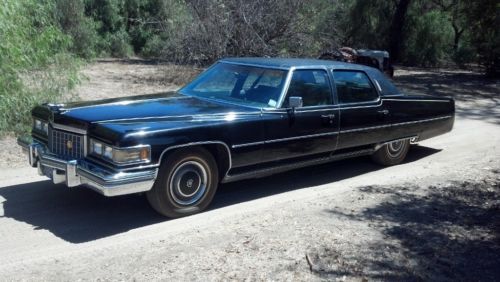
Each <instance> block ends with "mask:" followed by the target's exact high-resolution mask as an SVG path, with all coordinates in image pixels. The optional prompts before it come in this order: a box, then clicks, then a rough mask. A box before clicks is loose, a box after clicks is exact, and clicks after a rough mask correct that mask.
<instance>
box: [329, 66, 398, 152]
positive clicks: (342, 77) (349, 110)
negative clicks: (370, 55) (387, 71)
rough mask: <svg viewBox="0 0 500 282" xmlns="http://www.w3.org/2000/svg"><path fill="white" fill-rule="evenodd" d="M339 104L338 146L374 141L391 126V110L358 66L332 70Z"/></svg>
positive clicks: (355, 145) (340, 147) (381, 138)
mask: <svg viewBox="0 0 500 282" xmlns="http://www.w3.org/2000/svg"><path fill="white" fill-rule="evenodd" d="M332 73H333V82H334V85H335V92H336V95H337V99H338V102H339V108H340V134H339V143H338V147H337V149H344V148H350V147H359V146H364V145H369V144H374V143H377V142H379V141H380V140H383V139H384V136H385V135H387V133H388V130H389V129H390V128H389V127H390V114H391V113H390V111H389V109H388V108H387V107H385V106H384V105H383V103H382V100H381V97H380V94H379V92H378V90H377V89H376V87H375V85H374V83H373V82H372V81H371V80H370V78H369V77H368V75H367V74H366V73H365V72H363V71H360V70H333V72H332Z"/></svg>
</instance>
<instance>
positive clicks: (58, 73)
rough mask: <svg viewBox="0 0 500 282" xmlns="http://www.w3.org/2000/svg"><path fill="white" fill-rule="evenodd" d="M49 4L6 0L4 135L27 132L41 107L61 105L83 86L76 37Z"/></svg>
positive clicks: (0, 26) (0, 16) (0, 128)
mask: <svg viewBox="0 0 500 282" xmlns="http://www.w3.org/2000/svg"><path fill="white" fill-rule="evenodd" d="M54 9H55V5H54V2H52V1H48V0H43V1H42V0H1V1H0V38H2V40H0V133H3V132H6V131H14V132H17V133H20V132H23V131H25V130H26V128H28V127H29V125H30V123H31V115H30V113H29V111H30V109H31V108H32V107H33V106H34V105H35V104H40V103H43V102H51V101H55V100H56V99H57V98H58V97H60V96H61V95H62V93H64V92H66V91H67V90H68V89H70V88H71V87H73V86H74V85H75V83H77V76H76V70H77V63H76V61H75V59H74V58H73V56H72V55H71V54H69V53H68V52H67V50H68V48H69V47H70V46H71V38H70V37H69V36H67V35H65V34H64V33H63V32H62V31H61V30H60V28H59V26H58V24H57V21H56V19H55V17H54V15H53V11H54Z"/></svg>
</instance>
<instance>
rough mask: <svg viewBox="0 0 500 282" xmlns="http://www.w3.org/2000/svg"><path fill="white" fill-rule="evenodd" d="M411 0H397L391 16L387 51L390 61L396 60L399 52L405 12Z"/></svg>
mask: <svg viewBox="0 0 500 282" xmlns="http://www.w3.org/2000/svg"><path fill="white" fill-rule="evenodd" d="M410 2H411V0H399V3H398V4H397V7H396V12H395V13H394V17H393V18H392V24H391V35H390V45H389V52H390V55H391V58H392V61H394V62H397V61H398V60H399V56H400V53H401V42H403V27H404V23H405V18H406V12H407V11H408V7H409V6H410Z"/></svg>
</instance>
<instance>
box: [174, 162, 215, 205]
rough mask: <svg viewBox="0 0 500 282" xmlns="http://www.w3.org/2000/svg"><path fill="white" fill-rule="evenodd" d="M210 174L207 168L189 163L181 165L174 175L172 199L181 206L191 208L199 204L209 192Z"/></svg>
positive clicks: (195, 163) (196, 163)
mask: <svg viewBox="0 0 500 282" xmlns="http://www.w3.org/2000/svg"><path fill="white" fill-rule="evenodd" d="M207 183H208V173H207V171H206V169H205V167H204V166H203V165H202V164H200V163H198V162H196V161H188V162H185V163H182V164H180V165H179V166H178V167H177V168H176V169H175V170H174V173H173V174H172V177H171V179H170V185H169V192H170V195H171V196H172V199H173V200H174V201H175V203H176V204H178V205H180V206H189V205H192V204H194V203H196V202H198V201H199V200H200V199H201V198H202V197H203V195H204V194H205V192H206V190H207Z"/></svg>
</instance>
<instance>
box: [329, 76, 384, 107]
mask: <svg viewBox="0 0 500 282" xmlns="http://www.w3.org/2000/svg"><path fill="white" fill-rule="evenodd" d="M333 80H334V83H335V88H336V89H337V95H338V97H339V102H340V103H341V104H346V103H361V102H371V101H375V100H377V99H378V93H377V91H376V90H375V88H374V87H373V84H372V83H371V81H370V79H369V78H368V76H367V75H366V74H365V73H364V72H360V71H333Z"/></svg>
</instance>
